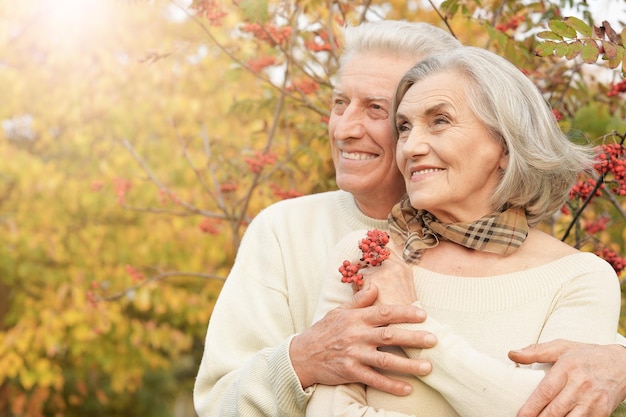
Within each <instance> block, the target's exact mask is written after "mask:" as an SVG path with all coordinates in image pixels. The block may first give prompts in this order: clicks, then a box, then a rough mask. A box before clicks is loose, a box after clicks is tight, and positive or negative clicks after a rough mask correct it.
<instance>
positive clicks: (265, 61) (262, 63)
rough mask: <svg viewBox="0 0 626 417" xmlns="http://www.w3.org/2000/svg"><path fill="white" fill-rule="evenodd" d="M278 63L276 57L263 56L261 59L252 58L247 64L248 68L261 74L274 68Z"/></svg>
mask: <svg viewBox="0 0 626 417" xmlns="http://www.w3.org/2000/svg"><path fill="white" fill-rule="evenodd" d="M275 63H276V57H273V56H261V57H259V58H252V59H249V60H248V61H247V62H246V65H247V66H248V68H250V69H251V70H252V71H254V72H259V71H261V70H262V69H264V68H267V67H269V66H272V65H274V64H275Z"/></svg>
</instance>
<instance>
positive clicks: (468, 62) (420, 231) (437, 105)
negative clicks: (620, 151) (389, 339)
mask: <svg viewBox="0 0 626 417" xmlns="http://www.w3.org/2000/svg"><path fill="white" fill-rule="evenodd" d="M391 116H392V117H391V120H392V121H393V123H394V133H395V137H396V139H397V149H396V162H397V164H398V166H399V168H400V171H401V172H402V174H403V176H404V179H405V183H406V189H407V197H406V198H405V199H403V200H402V201H401V202H400V203H399V204H397V205H396V206H395V207H394V209H393V210H392V213H391V214H390V216H389V230H388V233H389V235H390V237H391V241H390V243H389V244H388V245H387V247H388V249H390V251H391V254H392V255H391V258H390V259H388V260H386V261H385V262H383V264H382V266H377V267H369V268H365V269H362V270H361V271H362V272H364V275H365V283H364V285H375V286H376V287H377V288H378V291H379V295H378V303H380V304H388V305H399V304H413V305H419V306H421V307H423V308H424V309H425V310H426V311H427V313H428V319H427V320H426V321H425V322H424V323H421V324H399V325H390V326H389V327H386V328H381V332H389V333H388V334H391V333H392V332H393V331H394V327H399V328H406V329H420V330H427V331H430V332H432V333H434V334H435V335H436V336H437V339H438V343H437V345H436V346H435V347H434V348H431V349H424V350H417V349H404V350H403V349H400V348H397V347H386V348H385V349H389V350H391V351H394V352H395V353H397V354H398V355H406V356H408V357H411V358H418V357H419V358H423V359H428V360H429V361H430V362H431V363H432V367H433V369H432V372H431V373H430V374H429V375H428V376H425V377H419V378H418V377H405V376H403V375H395V377H396V378H405V379H406V380H408V381H410V383H411V384H412V386H413V392H412V394H411V395H408V396H405V397H398V396H393V395H389V394H386V393H384V392H381V391H377V390H375V389H373V388H370V387H365V386H362V385H359V384H350V385H343V386H338V387H329V386H322V385H320V386H317V387H316V391H315V393H314V395H313V397H312V399H311V401H310V403H309V406H308V409H307V415H310V416H315V417H320V416H330V415H333V416H339V415H341V416H405V415H411V416H428V417H437V416H446V417H449V416H459V415H460V416H465V417H469V416H476V417H486V416H498V417H502V416H515V415H516V414H517V411H518V410H519V408H520V407H521V406H522V404H524V402H525V400H526V399H527V398H528V396H529V395H530V393H531V392H532V391H533V389H534V388H535V387H536V386H537V384H538V383H539V381H540V380H541V379H542V377H543V376H544V370H542V369H538V368H535V367H530V368H529V367H519V366H516V365H515V364H514V363H513V362H511V361H509V360H508V358H507V353H508V352H509V351H510V350H511V349H514V348H516V347H519V346H524V345H528V344H531V343H536V342H544V341H549V340H553V339H557V338H564V339H570V340H576V341H580V342H587V343H613V342H614V340H615V333H616V330H617V321H618V316H619V310H620V290H619V285H618V279H617V277H616V274H615V272H614V271H613V269H612V268H611V267H610V266H609V265H608V264H607V263H606V262H605V261H603V260H602V259H600V258H598V257H596V256H595V255H593V254H590V253H582V252H579V251H578V250H576V249H574V248H572V247H570V246H568V245H566V244H564V243H562V242H560V241H559V240H557V239H555V238H554V237H552V236H550V235H548V234H546V233H543V232H542V231H540V230H539V229H538V228H537V227H536V226H537V224H538V223H539V222H540V221H541V220H542V219H545V218H546V217H548V216H550V215H552V214H553V213H554V212H555V211H557V210H558V209H559V208H560V207H561V206H562V204H563V203H564V201H565V198H566V196H567V193H568V190H569V188H570V187H571V185H572V183H573V181H574V180H575V178H576V176H577V174H578V173H579V172H580V171H581V170H583V169H587V168H589V167H590V165H591V163H592V160H593V153H592V151H591V149H590V148H587V147H582V146H578V145H575V144H573V143H572V142H570V141H569V140H568V139H567V137H566V136H565V135H564V134H563V133H562V132H561V131H560V130H559V128H558V126H557V124H556V122H555V120H554V118H553V115H552V112H551V110H550V108H549V107H548V106H547V104H546V102H545V101H544V99H543V98H542V96H541V94H540V93H539V92H538V91H537V89H536V88H535V86H534V85H533V84H532V83H531V82H530V81H529V80H528V79H527V78H526V77H525V76H524V75H523V74H522V72H521V71H519V70H518V69H517V68H515V67H514V66H513V65H512V64H510V63H509V62H508V61H506V60H505V59H503V58H501V57H499V56H497V55H495V54H493V53H490V52H488V51H486V50H483V49H479V48H473V47H463V48H459V49H457V50H454V51H451V52H450V53H448V54H446V55H439V56H435V57H431V58H428V59H426V60H424V61H421V62H419V63H418V64H417V65H416V66H414V67H413V68H412V69H411V70H409V72H408V73H406V74H405V76H404V77H403V78H402V80H401V81H400V84H399V86H398V88H397V90H396V94H395V98H394V104H393V108H392V114H391ZM364 235H365V231H361V232H358V233H352V234H350V235H349V236H347V237H346V238H345V239H343V240H342V241H341V242H340V243H339V244H338V245H337V247H336V250H335V253H336V255H337V256H336V258H335V259H332V260H331V263H330V268H333V269H335V270H336V268H337V267H338V266H339V265H340V264H341V262H342V261H343V260H353V261H354V260H356V259H358V258H359V257H360V255H359V254H358V241H359V240H360V239H361V238H362V237H364ZM328 277H329V278H328V279H327V281H326V282H325V283H324V285H323V287H322V293H321V299H320V303H319V305H318V309H317V312H316V319H319V318H321V317H322V316H323V315H324V314H325V312H327V311H329V310H330V309H332V308H334V307H336V306H338V305H341V304H342V303H344V302H345V300H347V299H349V297H350V296H351V295H352V288H351V286H350V285H347V284H345V283H342V282H341V280H340V278H339V275H338V274H337V273H335V274H334V275H333V274H332V273H329V274H328ZM381 349H382V348H381ZM380 367H381V368H383V369H384V368H385V364H384V363H381V364H380Z"/></svg>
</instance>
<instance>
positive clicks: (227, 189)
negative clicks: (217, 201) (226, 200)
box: [220, 182, 237, 193]
mask: <svg viewBox="0 0 626 417" xmlns="http://www.w3.org/2000/svg"><path fill="white" fill-rule="evenodd" d="M236 190H237V183H234V182H225V183H222V184H220V192H222V193H232V192H234V191H236Z"/></svg>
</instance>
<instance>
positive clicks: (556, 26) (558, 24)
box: [548, 19, 576, 39]
mask: <svg viewBox="0 0 626 417" xmlns="http://www.w3.org/2000/svg"><path fill="white" fill-rule="evenodd" d="M548 27H549V28H550V29H552V31H553V32H554V33H556V34H557V35H560V36H562V37H564V38H570V39H574V38H576V31H575V30H574V28H572V27H570V26H567V25H566V24H565V22H563V21H561V20H556V19H553V20H550V22H548Z"/></svg>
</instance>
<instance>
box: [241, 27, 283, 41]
mask: <svg viewBox="0 0 626 417" xmlns="http://www.w3.org/2000/svg"><path fill="white" fill-rule="evenodd" d="M241 30H243V31H244V32H246V33H251V34H253V35H254V37H256V38H257V39H259V40H261V41H265V42H268V43H269V44H270V45H271V46H277V45H282V44H283V43H286V41H287V39H289V36H291V27H289V26H284V27H282V28H278V27H276V26H274V25H271V24H269V23H266V24H265V25H263V26H261V25H259V24H258V23H245V24H244V25H243V26H242V28H241Z"/></svg>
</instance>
